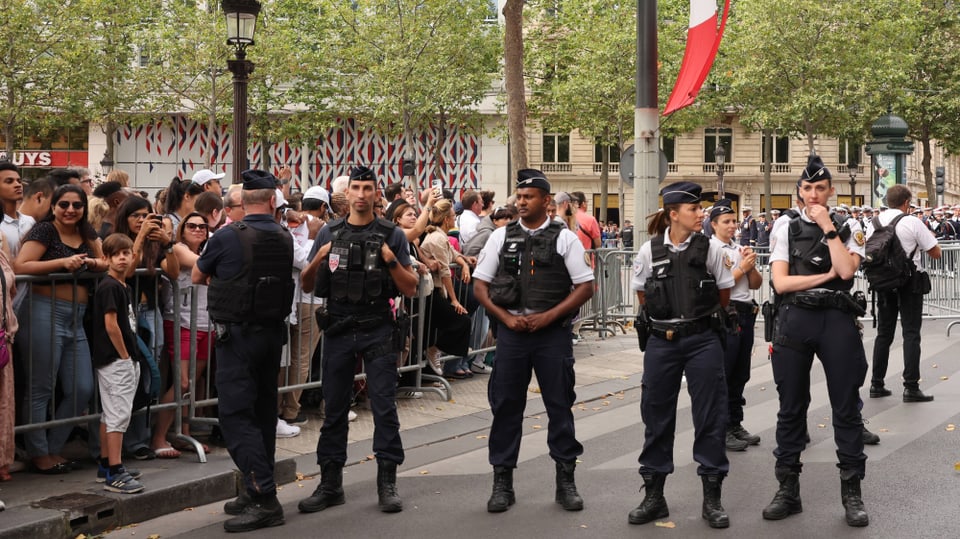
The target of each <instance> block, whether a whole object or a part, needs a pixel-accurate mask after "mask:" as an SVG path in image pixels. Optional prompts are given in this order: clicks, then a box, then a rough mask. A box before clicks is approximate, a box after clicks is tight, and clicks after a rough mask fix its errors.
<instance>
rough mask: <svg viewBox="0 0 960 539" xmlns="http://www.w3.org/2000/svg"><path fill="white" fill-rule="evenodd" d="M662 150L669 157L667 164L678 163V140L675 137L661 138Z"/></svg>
mask: <svg viewBox="0 0 960 539" xmlns="http://www.w3.org/2000/svg"><path fill="white" fill-rule="evenodd" d="M660 149H661V150H663V154H664V155H666V156H667V163H676V162H677V139H676V138H674V137H660Z"/></svg>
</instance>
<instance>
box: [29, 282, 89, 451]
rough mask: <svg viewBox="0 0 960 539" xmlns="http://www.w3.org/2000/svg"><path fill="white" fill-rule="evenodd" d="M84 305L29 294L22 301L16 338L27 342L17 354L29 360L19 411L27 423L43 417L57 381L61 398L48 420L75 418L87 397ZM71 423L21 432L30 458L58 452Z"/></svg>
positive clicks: (43, 418) (46, 414) (87, 349)
mask: <svg viewBox="0 0 960 539" xmlns="http://www.w3.org/2000/svg"><path fill="white" fill-rule="evenodd" d="M86 309H87V306H86V305H83V304H77V305H76V309H75V308H74V304H73V303H71V302H69V301H65V300H56V302H54V300H53V299H51V298H48V297H46V296H40V295H37V294H34V295H33V296H32V298H31V299H29V300H28V301H27V302H25V303H24V305H23V311H24V313H25V314H26V316H24V317H23V318H22V319H21V328H20V336H21V338H25V339H27V342H29V343H30V351H29V352H28V353H27V354H26V356H27V357H25V358H23V359H24V360H27V361H29V362H30V365H29V367H28V366H27V365H24V366H22V367H21V368H29V369H31V371H28V372H30V380H29V381H28V387H29V391H28V393H27V396H26V397H25V398H26V399H27V400H26V403H25V406H24V410H26V411H25V412H24V413H25V414H26V416H27V419H28V421H29V422H30V423H40V422H43V421H46V420H47V418H48V411H49V408H50V401H51V400H53V399H54V392H55V389H56V387H57V382H59V387H60V390H61V393H62V397H61V399H60V401H59V402H56V403H55V404H56V410H55V411H54V415H53V417H54V419H65V418H71V417H76V416H77V415H79V414H80V413H81V412H82V411H83V409H84V408H85V407H86V406H87V404H88V403H89V402H90V397H91V396H92V395H93V366H92V365H91V363H90V346H89V345H88V343H87V335H86V333H84V331H83V323H82V320H83V313H84V312H85V311H86ZM72 429H73V427H71V426H69V425H68V426H62V427H55V428H51V429H46V430H35V431H30V432H27V433H24V437H23V438H24V443H25V445H26V448H27V453H28V454H29V455H30V456H31V457H41V456H44V455H59V454H60V453H61V452H62V451H63V446H64V445H65V444H66V442H67V438H68V437H69V436H70V431H71V430H72Z"/></svg>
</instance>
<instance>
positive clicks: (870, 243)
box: [863, 214, 917, 292]
mask: <svg viewBox="0 0 960 539" xmlns="http://www.w3.org/2000/svg"><path fill="white" fill-rule="evenodd" d="M904 217H906V214H901V215H898V216H897V217H896V218H894V220H893V221H891V222H890V224H889V225H887V226H882V225H880V218H879V217H874V218H873V234H872V235H871V236H870V238H869V239H868V240H867V245H866V256H865V257H864V259H863V274H864V275H865V276H866V277H867V281H868V282H869V283H870V289H871V290H874V291H876V292H886V291H891V290H897V289H899V288H901V287H903V286H904V285H906V284H907V283H909V282H910V279H911V278H912V277H913V274H914V273H915V272H916V271H917V267H916V265H914V263H913V253H911V254H910V256H907V253H906V252H905V251H904V250H903V246H902V245H901V244H900V239H899V238H898V237H897V234H896V229H897V223H899V222H900V219H903V218H904ZM915 252H916V251H914V253H915Z"/></svg>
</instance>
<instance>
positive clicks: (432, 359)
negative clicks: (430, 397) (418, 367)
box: [426, 346, 443, 376]
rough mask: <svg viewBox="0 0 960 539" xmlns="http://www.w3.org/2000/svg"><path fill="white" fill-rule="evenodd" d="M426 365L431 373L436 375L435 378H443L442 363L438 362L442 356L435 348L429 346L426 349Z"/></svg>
mask: <svg viewBox="0 0 960 539" xmlns="http://www.w3.org/2000/svg"><path fill="white" fill-rule="evenodd" d="M426 353H427V363H429V364H430V368H431V369H433V372H435V373H437V376H443V362H441V361H440V356H441V355H443V354H442V353H441V352H440V349H438V348H437V347H436V346H431V347H430V348H427V352H426Z"/></svg>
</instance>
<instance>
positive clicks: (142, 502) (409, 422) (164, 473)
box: [0, 332, 766, 539]
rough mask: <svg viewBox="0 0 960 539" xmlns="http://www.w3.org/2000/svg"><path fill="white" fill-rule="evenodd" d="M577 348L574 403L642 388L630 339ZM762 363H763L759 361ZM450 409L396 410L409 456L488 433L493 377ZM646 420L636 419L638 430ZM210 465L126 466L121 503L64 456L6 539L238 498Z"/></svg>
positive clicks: (457, 385) (308, 446) (310, 430)
mask: <svg viewBox="0 0 960 539" xmlns="http://www.w3.org/2000/svg"><path fill="white" fill-rule="evenodd" d="M584 337H585V338H584V339H582V340H581V341H580V344H578V345H577V346H575V347H574V354H575V356H576V358H577V363H576V372H577V402H578V403H580V402H590V401H595V400H598V399H603V398H604V397H605V396H608V395H611V394H616V393H618V392H620V391H625V390H628V389H633V388H637V387H639V386H640V376H639V373H640V372H641V370H642V364H643V363H642V360H643V356H642V354H641V353H640V351H639V350H638V349H637V341H636V336H635V335H634V334H633V333H628V334H627V335H618V336H616V337H608V338H607V339H606V340H600V339H599V338H598V337H597V336H596V334H595V333H592V332H590V333H585V335H584ZM755 357H762V358H764V359H765V357H766V354H765V353H764V354H762V355H761V354H755ZM452 386H453V394H452V397H453V398H452V399H451V400H450V401H443V400H441V398H440V397H439V396H437V395H436V394H435V393H431V392H425V393H424V394H423V397H422V398H420V399H402V400H398V401H397V405H398V411H399V415H400V426H401V431H402V433H403V442H404V447H405V448H407V449H410V448H414V447H419V446H423V445H427V444H431V443H436V442H439V441H442V440H446V439H450V438H454V437H457V436H462V435H465V434H469V433H471V432H474V431H478V430H482V429H486V428H489V424H490V420H491V416H490V412H489V405H488V404H487V376H486V375H475V376H474V377H473V378H471V379H467V380H461V381H455V382H452ZM538 392H539V390H538V388H537V386H536V379H534V381H533V382H531V385H530V393H529V395H530V398H531V399H532V400H531V401H530V402H529V403H528V407H527V410H526V413H527V414H528V415H536V414H539V413H543V411H544V408H543V405H542V402H541V401H540V400H539V398H538ZM355 410H356V412H357V413H358V415H359V417H358V419H357V420H356V421H354V422H353V423H351V424H350V435H349V442H350V445H349V446H348V456H347V459H348V465H351V464H356V463H359V462H363V461H365V460H367V459H369V458H370V457H371V456H372V453H373V450H372V447H371V445H372V441H371V439H372V437H373V418H372V416H371V414H370V412H369V410H367V409H365V408H364V407H363V406H359V407H358V408H356V409H355ZM306 412H307V413H308V416H309V418H310V421H309V423H307V424H306V425H303V426H302V427H301V434H300V436H297V437H295V438H287V439H279V440H277V453H276V457H277V469H276V476H277V482H278V483H280V484H286V483H290V482H292V481H294V480H295V479H296V478H297V475H298V474H300V475H304V476H310V475H315V474H317V473H318V472H319V467H318V466H317V465H316V456H315V450H316V445H317V439H318V438H319V433H320V426H321V419H320V417H319V416H318V415H316V411H315V410H306ZM639 420H640V412H639V410H637V421H638V422H639ZM201 441H204V442H207V443H208V445H210V446H211V447H210V449H211V452H210V453H209V454H208V455H207V462H206V463H205V464H200V463H199V462H198V459H197V457H196V455H193V454H191V453H184V454H183V456H181V457H180V458H179V459H174V460H161V459H155V460H150V461H135V460H129V461H126V462H125V464H126V465H127V466H128V467H130V468H137V469H139V470H141V471H142V472H143V478H142V482H143V483H144V485H145V486H146V489H145V490H144V491H143V492H142V493H140V494H133V495H121V494H113V493H109V492H106V491H104V490H103V487H102V485H101V484H98V483H95V482H94V478H95V477H96V464H95V463H94V462H93V460H91V459H89V458H88V456H87V454H86V448H85V446H84V445H82V444H79V443H74V444H72V445H70V446H68V449H69V452H68V454H67V455H65V456H66V457H68V458H77V459H86V460H84V465H85V468H84V469H83V470H76V471H73V472H71V473H69V474H66V475H58V476H44V475H38V474H33V473H28V472H19V473H15V474H14V475H13V480H12V481H10V482H7V483H0V500H3V501H4V502H5V503H6V505H7V509H6V511H4V512H2V513H0V539H3V538H7V537H10V538H15V537H16V538H22V537H49V538H58V537H64V538H66V537H75V536H77V535H78V534H80V533H85V534H88V535H89V534H91V533H97V532H101V531H104V530H106V529H109V528H113V527H116V526H122V525H127V524H132V523H136V522H142V521H145V520H149V519H151V518H156V517H158V516H160V515H164V514H170V513H173V512H176V511H180V510H183V509H186V508H190V507H196V506H201V505H206V504H209V503H212V502H215V501H218V500H226V499H229V498H233V497H235V496H236V495H237V485H238V477H237V473H236V470H235V468H234V466H233V461H232V460H231V459H230V456H229V455H228V454H227V451H226V449H224V448H223V447H218V446H215V445H212V444H210V443H209V441H207V440H205V439H203V438H201Z"/></svg>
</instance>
